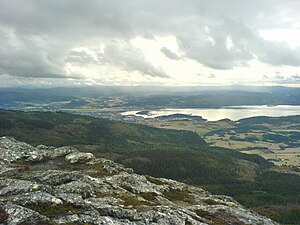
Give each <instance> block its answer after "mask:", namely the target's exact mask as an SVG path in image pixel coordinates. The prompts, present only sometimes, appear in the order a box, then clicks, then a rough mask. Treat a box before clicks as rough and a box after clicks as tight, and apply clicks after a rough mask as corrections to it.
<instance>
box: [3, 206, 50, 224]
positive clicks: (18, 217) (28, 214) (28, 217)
mask: <svg viewBox="0 0 300 225" xmlns="http://www.w3.org/2000/svg"><path fill="white" fill-rule="evenodd" d="M4 209H5V211H6V212H7V215H8V216H7V219H6V223H7V224H9V225H19V224H44V225H46V224H51V223H50V222H51V221H50V219H48V218H47V217H45V216H43V215H41V214H39V213H37V212H35V211H33V210H31V209H28V208H25V207H22V206H19V205H15V204H11V203H9V204H7V205H6V206H4Z"/></svg>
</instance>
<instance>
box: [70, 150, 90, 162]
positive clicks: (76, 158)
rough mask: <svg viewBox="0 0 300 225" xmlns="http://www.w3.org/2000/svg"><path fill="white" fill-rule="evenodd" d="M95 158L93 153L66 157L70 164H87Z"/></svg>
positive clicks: (74, 153)
mask: <svg viewBox="0 0 300 225" xmlns="http://www.w3.org/2000/svg"><path fill="white" fill-rule="evenodd" d="M93 158H94V155H93V154H92V153H83V152H73V153H71V154H69V155H66V160H67V161H68V162H70V163H86V162H89V161H91V160H92V159H93Z"/></svg>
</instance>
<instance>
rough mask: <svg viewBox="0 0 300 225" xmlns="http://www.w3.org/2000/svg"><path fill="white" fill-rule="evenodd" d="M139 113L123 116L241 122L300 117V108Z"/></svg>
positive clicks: (164, 110)
mask: <svg viewBox="0 0 300 225" xmlns="http://www.w3.org/2000/svg"><path fill="white" fill-rule="evenodd" d="M137 112H139V111H127V112H124V113H122V114H123V115H136V116H142V117H144V118H154V117H157V116H164V115H171V114H175V113H182V114H188V115H196V116H202V117H203V118H205V119H207V120H208V121H216V120H220V119H225V118H228V119H230V120H234V121H236V120H239V119H243V118H247V117H253V116H274V117H278V116H292V115H300V106H292V105H277V106H266V105H260V106H230V107H223V108H220V109H161V110H154V111H150V113H149V115H139V114H136V113H137Z"/></svg>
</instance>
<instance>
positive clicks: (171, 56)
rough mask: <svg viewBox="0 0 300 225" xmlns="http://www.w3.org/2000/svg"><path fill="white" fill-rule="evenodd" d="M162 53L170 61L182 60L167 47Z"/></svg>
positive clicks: (162, 49)
mask: <svg viewBox="0 0 300 225" xmlns="http://www.w3.org/2000/svg"><path fill="white" fill-rule="evenodd" d="M160 51H161V52H162V53H163V54H164V55H165V56H166V57H168V58H169V59H173V60H179V59H180V57H179V56H178V55H177V54H176V53H174V52H172V51H171V50H170V49H168V48H166V47H163V48H161V49H160Z"/></svg>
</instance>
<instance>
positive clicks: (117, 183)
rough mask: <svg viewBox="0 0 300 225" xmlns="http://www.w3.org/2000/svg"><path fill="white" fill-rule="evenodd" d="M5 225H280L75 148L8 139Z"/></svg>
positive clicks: (2, 174) (2, 190)
mask: <svg viewBox="0 0 300 225" xmlns="http://www.w3.org/2000/svg"><path fill="white" fill-rule="evenodd" d="M174 169H176V168H174ZM0 224H8V225H17V224H23V225H24V224H27V225H29V224H45V225H47V224H65V225H71V224H84V225H90V224H108V225H109V224H125V225H126V224H140V225H143V224H174V225H175V224H189V225H191V224H214V225H220V224H235V225H239V224H264V225H268V224H276V223H275V222H274V221H272V220H270V219H268V218H266V217H263V216H261V215H258V214H257V213H255V212H252V211H250V210H248V209H246V208H244V207H243V206H242V205H240V204H239V203H237V202H236V201H235V200H234V199H232V198H230V197H227V196H216V195H212V194H210V193H208V192H207V191H205V190H203V189H201V188H199V187H194V186H189V185H186V184H184V183H180V182H177V181H174V180H169V179H164V178H154V177H150V176H143V175H138V174H135V173H134V172H133V170H132V169H129V168H125V167H123V166H122V165H120V164H117V163H114V162H113V161H110V160H107V159H103V158H96V157H94V155H93V154H92V153H84V152H80V151H78V150H77V149H76V148H73V147H60V148H55V147H51V146H44V145H39V146H36V147H34V146H31V145H29V144H26V143H24V142H19V141H17V140H15V139H14V138H12V137H1V138H0Z"/></svg>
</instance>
